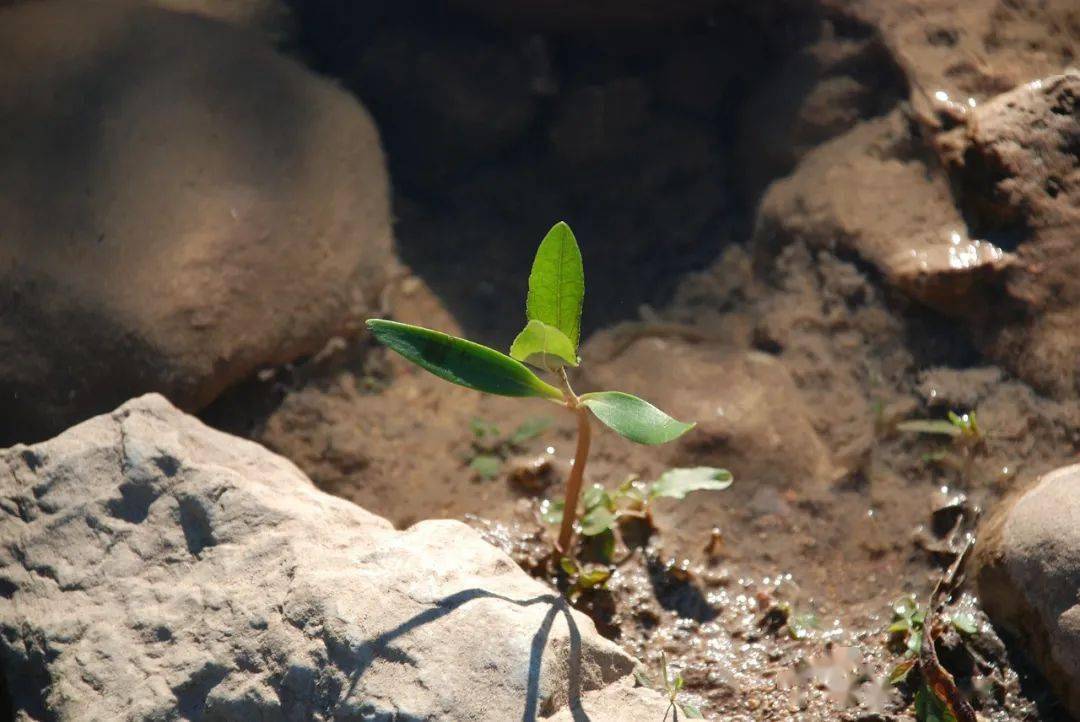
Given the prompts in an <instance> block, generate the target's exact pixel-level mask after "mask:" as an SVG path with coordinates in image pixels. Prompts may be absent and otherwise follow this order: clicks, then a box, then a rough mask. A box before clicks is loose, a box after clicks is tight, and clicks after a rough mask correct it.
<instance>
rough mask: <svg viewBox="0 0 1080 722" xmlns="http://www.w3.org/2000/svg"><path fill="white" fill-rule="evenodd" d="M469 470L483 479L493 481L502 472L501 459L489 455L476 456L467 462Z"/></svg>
mask: <svg viewBox="0 0 1080 722" xmlns="http://www.w3.org/2000/svg"><path fill="white" fill-rule="evenodd" d="M469 468H471V469H472V470H473V471H475V472H476V473H477V474H479V475H480V476H481V477H482V478H484V479H494V478H495V477H496V476H498V475H499V471H501V470H502V459H500V458H499V457H497V456H493V455H491V454H477V455H476V456H474V457H473V458H472V461H470V462H469Z"/></svg>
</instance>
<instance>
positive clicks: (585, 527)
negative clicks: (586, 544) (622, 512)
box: [581, 506, 615, 536]
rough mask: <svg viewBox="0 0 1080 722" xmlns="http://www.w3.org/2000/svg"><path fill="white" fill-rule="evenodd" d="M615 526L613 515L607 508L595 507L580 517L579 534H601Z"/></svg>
mask: <svg viewBox="0 0 1080 722" xmlns="http://www.w3.org/2000/svg"><path fill="white" fill-rule="evenodd" d="M614 524H615V515H614V514H612V513H611V512H610V511H609V510H608V509H607V507H605V506H597V507H595V508H593V509H591V510H590V511H589V512H588V513H586V514H585V516H583V517H581V533H582V534H584V535H585V536H596V535H597V534H603V533H604V532H606V531H607V530H608V529H610V528H611V527H612V526H614Z"/></svg>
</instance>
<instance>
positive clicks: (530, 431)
mask: <svg viewBox="0 0 1080 722" xmlns="http://www.w3.org/2000/svg"><path fill="white" fill-rule="evenodd" d="M550 426H551V419H549V418H547V417H546V416H536V417H533V418H531V419H526V420H525V421H523V422H521V425H520V426H518V427H517V428H516V429H514V433H512V434H511V435H510V443H511V444H524V443H525V442H526V441H530V440H532V439H535V438H536V437H537V436H539V435H540V434H542V433H544V432H545V431H547V430H548V427H550Z"/></svg>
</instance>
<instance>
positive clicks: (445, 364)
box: [367, 318, 563, 400]
mask: <svg viewBox="0 0 1080 722" xmlns="http://www.w3.org/2000/svg"><path fill="white" fill-rule="evenodd" d="M367 325H368V328H370V329H371V332H372V333H373V334H375V338H377V339H379V341H381V342H382V343H384V344H386V346H387V347H389V348H390V349H391V350H392V351H395V352H397V353H399V354H401V355H402V356H404V357H405V358H407V359H408V360H409V361H412V362H413V363H414V364H416V365H417V366H420V367H421V368H423V369H426V370H427V371H430V372H431V373H433V374H435V375H436V376H438V377H439V378H442V379H445V380H447V381H450V382H451V383H455V384H458V385H460V386H465V387H466V388H470V389H475V390H476V391H483V392H485V393H489V394H498V395H500V396H539V397H541V398H548V399H555V400H562V398H563V394H562V392H561V391H559V390H558V389H557V388H555V387H554V386H552V385H550V384H546V383H544V382H543V381H541V380H540V379H539V378H538V377H537V376H536V374H534V373H533V372H532V371H530V370H529V369H528V368H527V367H526V366H525V365H524V364H522V363H521V362H520V361H516V360H514V359H512V358H510V357H509V356H507V355H505V354H501V353H499V352H498V351H496V350H495V349H491V348H488V347H487V346H481V345H480V344H478V343H473V342H472V341H466V340H465V339H463V338H456V337H454V336H448V335H447V334H445V333H440V332H439V331H432V330H431V329H428V328H421V327H420V326H410V325H409V324H407V323H397V322H396V321H385V320H383V319H377V318H373V319H370V320H368V322H367Z"/></svg>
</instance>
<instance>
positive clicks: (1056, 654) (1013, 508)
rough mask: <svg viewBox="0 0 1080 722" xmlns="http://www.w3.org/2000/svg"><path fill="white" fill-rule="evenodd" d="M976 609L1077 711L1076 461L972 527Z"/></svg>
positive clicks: (1079, 509)
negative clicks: (1016, 642)
mask: <svg viewBox="0 0 1080 722" xmlns="http://www.w3.org/2000/svg"><path fill="white" fill-rule="evenodd" d="M973 561H974V567H975V572H974V577H975V581H976V583H977V584H978V590H979V597H980V599H981V600H982V604H983V607H984V608H985V609H986V611H987V613H988V614H989V615H990V617H991V619H993V621H994V623H995V624H997V625H1000V626H1001V627H1003V628H1004V629H1005V630H1006V631H1008V632H1009V633H1011V634H1012V635H1013V636H1014V637H1015V638H1016V639H1017V640H1019V643H1020V644H1021V645H1022V646H1023V647H1024V648H1025V649H1026V651H1027V653H1028V654H1029V655H1030V656H1031V657H1032V658H1033V659H1034V660H1035V662H1036V663H1038V665H1039V667H1040V668H1041V669H1042V671H1043V674H1045V675H1046V677H1047V679H1049V680H1050V682H1051V684H1053V685H1054V687H1055V688H1056V689H1057V691H1058V694H1059V695H1060V696H1061V699H1062V700H1063V701H1064V702H1065V705H1066V706H1067V707H1068V708H1069V710H1070V711H1071V712H1072V714H1073V715H1076V716H1080V465H1074V466H1066V467H1063V468H1061V469H1057V470H1055V471H1052V472H1050V473H1049V474H1046V475H1045V476H1043V477H1042V478H1041V479H1040V480H1039V481H1038V482H1037V483H1036V484H1035V486H1034V487H1032V488H1031V489H1029V490H1028V491H1026V492H1025V493H1023V494H1022V495H1020V496H1019V497H1018V498H1016V499H1015V501H1014V503H1012V504H1010V505H1006V506H1004V507H1002V508H1001V509H999V511H998V512H996V514H995V515H994V516H993V517H992V518H990V519H989V520H987V521H986V522H985V523H984V524H983V525H982V528H981V530H980V532H979V543H978V546H977V547H976V554H975V557H974V559H973Z"/></svg>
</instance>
